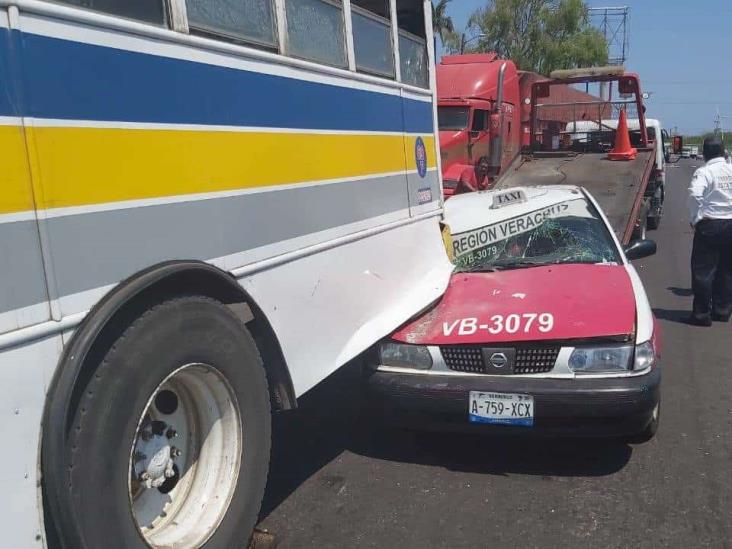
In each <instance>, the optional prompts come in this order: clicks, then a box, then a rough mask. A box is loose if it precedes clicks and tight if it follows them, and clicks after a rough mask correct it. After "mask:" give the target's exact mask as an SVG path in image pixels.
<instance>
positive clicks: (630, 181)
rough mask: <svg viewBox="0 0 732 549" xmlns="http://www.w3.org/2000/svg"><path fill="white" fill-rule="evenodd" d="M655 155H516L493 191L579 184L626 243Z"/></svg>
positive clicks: (643, 151)
mask: <svg viewBox="0 0 732 549" xmlns="http://www.w3.org/2000/svg"><path fill="white" fill-rule="evenodd" d="M654 158H655V154H654V150H653V148H652V147H645V148H639V149H638V155H637V156H636V158H635V159H633V160H628V161H612V160H608V159H607V158H606V155H604V154H602V153H573V152H533V153H530V154H524V155H520V156H518V157H517V158H516V159H514V161H513V162H512V163H511V165H509V167H508V169H507V170H505V171H504V172H503V173H502V174H501V176H500V177H499V178H498V179H497V181H496V183H495V186H494V188H495V189H507V188H510V187H519V186H533V185H560V184H568V185H578V186H581V187H584V188H586V189H587V190H588V191H589V192H590V194H592V196H594V197H595V199H596V200H597V202H598V203H599V204H600V207H601V208H602V210H603V212H604V213H605V215H606V216H607V218H608V221H609V222H610V225H611V226H612V228H613V230H614V231H615V234H616V235H617V237H618V239H619V240H620V241H621V242H622V243H624V244H626V243H628V242H629V241H630V238H631V236H632V234H633V230H634V229H635V225H636V219H637V218H638V217H639V215H638V214H639V210H640V208H642V206H643V196H644V194H645V191H646V185H647V184H648V177H649V174H650V173H651V169H652V168H653V162H654Z"/></svg>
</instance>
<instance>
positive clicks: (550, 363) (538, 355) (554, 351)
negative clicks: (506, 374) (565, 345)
mask: <svg viewBox="0 0 732 549" xmlns="http://www.w3.org/2000/svg"><path fill="white" fill-rule="evenodd" d="M558 356H559V347H517V348H516V363H515V364H514V365H513V373H514V374H541V373H544V372H551V370H552V368H554V363H555V362H556V361H557V357H558Z"/></svg>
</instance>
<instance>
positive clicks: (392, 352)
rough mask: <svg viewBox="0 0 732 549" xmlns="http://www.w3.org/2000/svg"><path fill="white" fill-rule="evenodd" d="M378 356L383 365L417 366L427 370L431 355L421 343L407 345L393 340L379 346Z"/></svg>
mask: <svg viewBox="0 0 732 549" xmlns="http://www.w3.org/2000/svg"><path fill="white" fill-rule="evenodd" d="M379 358H380V360H381V364H382V365H384V366H398V367H400V368H417V369H419V370H429V369H430V368H431V367H432V355H430V351H429V349H428V348H427V347H425V346H423V345H407V344H404V343H396V342H393V341H385V342H384V343H382V344H381V345H380V346H379Z"/></svg>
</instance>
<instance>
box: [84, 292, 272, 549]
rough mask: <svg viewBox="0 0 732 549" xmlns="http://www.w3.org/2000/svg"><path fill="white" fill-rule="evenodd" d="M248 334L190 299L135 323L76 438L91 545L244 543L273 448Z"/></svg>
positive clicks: (92, 395)
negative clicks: (112, 541)
mask: <svg viewBox="0 0 732 549" xmlns="http://www.w3.org/2000/svg"><path fill="white" fill-rule="evenodd" d="M270 419H271V418H270V402H269V393H268V390H267V381H266V375H265V372H264V368H263V365H262V361H261V358H260V356H259V353H258V351H257V348H256V345H255V342H254V340H253V339H252V337H251V336H250V335H249V332H248V331H247V329H246V327H245V326H244V325H243V324H242V323H241V321H240V320H239V318H238V317H237V316H236V315H234V314H233V313H232V312H231V311H230V310H229V309H228V308H227V307H226V306H225V305H223V304H221V303H219V302H216V301H214V300H211V299H209V298H206V297H198V296H190V297H182V298H176V299H172V300H170V301H167V302H164V303H162V304H160V305H157V306H155V307H153V308H151V309H150V310H148V311H147V312H146V313H145V314H143V315H142V316H141V317H139V318H138V319H137V320H136V321H135V322H133V323H132V324H131V325H130V327H129V328H128V329H127V330H126V331H125V332H124V333H123V335H122V336H121V337H120V338H119V339H118V340H117V341H116V342H115V343H114V344H113V345H112V346H111V348H110V350H109V352H108V353H107V354H106V356H105V357H104V358H103V360H102V361H101V362H100V364H99V365H98V367H97V368H96V371H95V372H94V373H93V375H92V376H91V381H90V382H89V383H88V386H87V387H86V390H85V392H84V397H83V398H82V399H81V401H80V403H79V408H78V410H77V411H76V418H75V426H74V430H73V436H72V437H71V445H72V447H71V457H72V464H71V471H70V490H71V493H72V500H73V502H74V504H75V515H76V520H77V523H78V524H79V526H80V530H81V533H82V537H83V538H84V540H85V541H86V543H87V546H88V547H104V546H107V545H108V543H109V542H110V540H115V541H114V545H115V546H119V547H153V548H162V547H165V548H171V549H188V548H197V547H201V546H205V547H207V548H212V549H213V548H228V547H246V546H247V543H248V541H249V537H250V535H251V532H252V529H253V528H254V525H255V522H256V520H257V516H258V513H259V508H260V503H261V500H262V496H263V493H264V487H265V483H266V479H267V470H268V464H269V450H270Z"/></svg>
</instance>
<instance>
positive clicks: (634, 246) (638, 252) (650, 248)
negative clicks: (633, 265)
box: [623, 240, 656, 261]
mask: <svg viewBox="0 0 732 549" xmlns="http://www.w3.org/2000/svg"><path fill="white" fill-rule="evenodd" d="M623 251H624V252H625V257H627V258H628V259H629V260H631V261H633V260H634V259H643V258H644V257H648V256H650V255H653V254H655V253H656V243H655V242H654V241H653V240H633V241H632V242H630V243H629V244H628V245H627V246H625V248H624V249H623Z"/></svg>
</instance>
